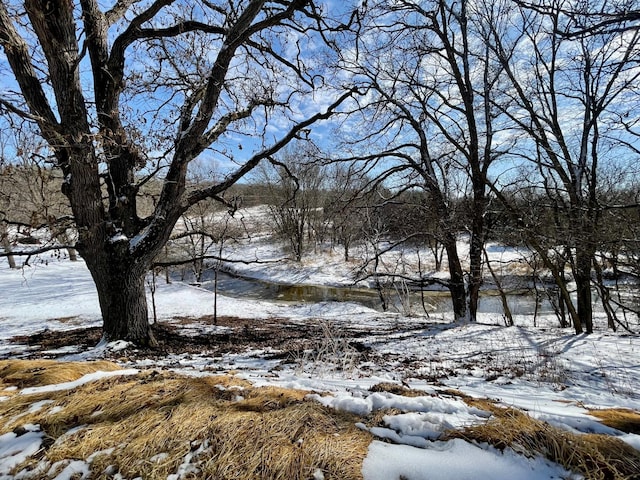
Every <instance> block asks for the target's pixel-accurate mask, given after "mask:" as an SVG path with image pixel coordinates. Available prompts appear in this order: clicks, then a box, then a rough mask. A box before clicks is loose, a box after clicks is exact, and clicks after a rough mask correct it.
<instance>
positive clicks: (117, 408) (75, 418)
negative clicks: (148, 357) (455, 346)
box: [0, 365, 371, 480]
mask: <svg viewBox="0 0 640 480" xmlns="http://www.w3.org/2000/svg"><path fill="white" fill-rule="evenodd" d="M4 367H8V365H4ZM307 393H308V392H303V391H296V390H287V389H283V388H277V387H264V388H256V387H253V386H251V385H250V384H249V383H248V382H246V381H244V380H239V379H235V378H233V377H228V376H211V377H203V378H191V377H183V376H179V375H176V374H172V373H160V372H157V371H152V372H146V373H143V374H140V375H137V376H135V377H131V376H123V377H111V378H107V379H103V380H100V381H96V382H91V383H89V384H86V385H83V386H80V387H78V388H76V389H74V390H69V391H65V392H51V393H49V395H48V399H49V400H52V401H53V402H52V403H49V404H47V405H46V406H45V407H43V408H41V409H40V410H38V411H36V412H32V413H26V414H24V413H25V412H28V408H29V405H30V404H29V403H27V402H25V398H29V399H30V400H31V401H33V400H34V399H35V398H36V396H24V395H14V396H13V397H12V398H9V399H8V400H6V401H4V402H0V429H1V431H2V432H7V431H12V430H15V429H16V428H18V427H19V426H20V425H23V424H25V423H34V424H39V425H40V426H41V428H42V430H43V431H44V432H46V434H47V436H48V437H49V438H50V439H51V441H50V442H48V444H47V445H46V450H44V451H43V452H42V454H41V455H42V456H44V458H45V459H46V460H47V461H49V462H51V464H55V462H64V461H65V460H69V459H84V460H87V459H88V458H89V457H90V456H92V455H93V456H92V457H91V467H90V468H91V477H92V478H108V477H109V478H110V477H111V476H113V475H114V474H115V473H116V472H118V473H120V474H121V475H122V476H124V477H125V478H135V477H142V478H145V479H159V478H167V476H168V475H170V474H173V473H177V472H178V471H183V472H192V476H193V478H216V479H220V480H225V479H234V480H242V479H258V478H260V479H309V478H312V477H313V474H314V472H315V471H316V470H317V469H319V470H320V471H322V472H323V474H324V475H325V478H327V479H329V478H334V479H356V478H361V477H362V476H361V467H362V461H363V459H364V457H365V456H366V454H367V451H368V446H369V443H370V441H371V436H370V435H369V434H367V433H365V432H362V431H361V430H359V429H358V428H356V427H355V422H356V419H355V417H353V416H351V415H348V414H344V413H340V412H336V411H334V410H332V409H329V408H325V407H323V406H321V405H319V404H317V403H316V402H313V401H305V400H304V397H305V395H306V394H307ZM19 397H22V398H19ZM37 398H38V399H40V398H41V396H40V395H38V396H37ZM20 409H22V413H23V415H22V416H20V417H18V415H17V412H18V411H19V410H20ZM16 417H18V418H16ZM78 427H79V428H78ZM74 428H76V429H77V430H75V431H74V433H68V432H69V431H70V430H71V429H74ZM49 444H50V445H49ZM95 452H101V453H99V454H95ZM37 464H38V459H31V460H29V461H28V462H26V463H25V464H23V465H21V466H19V467H18V469H17V470H20V469H24V468H31V469H35V468H36V466H37ZM63 466H64V463H60V467H59V469H61V468H63ZM33 471H34V477H32V478H49V477H48V476H46V475H45V474H44V473H41V474H40V473H36V470H33ZM105 472H106V473H105Z"/></svg>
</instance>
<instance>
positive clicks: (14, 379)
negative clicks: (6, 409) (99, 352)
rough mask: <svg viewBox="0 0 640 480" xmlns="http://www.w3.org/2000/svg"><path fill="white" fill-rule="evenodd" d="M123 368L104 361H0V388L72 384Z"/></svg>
mask: <svg viewBox="0 0 640 480" xmlns="http://www.w3.org/2000/svg"><path fill="white" fill-rule="evenodd" d="M121 369H122V367H120V366H119V365H116V364H115V363H113V362H108V361H104V360H99V361H93V362H57V361H55V360H0V388H7V387H12V386H14V387H18V388H26V387H39V386H43V385H53V384H56V383H64V382H72V381H74V380H77V379H79V378H80V377H82V376H83V375H86V374H87V373H94V372H97V371H104V372H110V371H113V370H121Z"/></svg>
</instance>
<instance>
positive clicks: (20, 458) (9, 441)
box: [0, 425, 44, 478]
mask: <svg viewBox="0 0 640 480" xmlns="http://www.w3.org/2000/svg"><path fill="white" fill-rule="evenodd" d="M24 428H25V429H26V430H27V431H26V433H24V434H22V435H19V436H18V435H17V434H16V433H14V432H9V433H5V434H4V435H0V478H7V475H8V474H9V472H10V471H11V470H12V469H13V468H14V467H15V466H17V465H20V464H21V463H22V462H24V461H25V460H26V459H27V458H29V457H30V456H31V455H34V454H35V453H36V452H37V451H38V450H39V449H40V445H41V444H42V439H43V438H44V432H41V431H40V428H39V427H38V426H36V425H25V426H24Z"/></svg>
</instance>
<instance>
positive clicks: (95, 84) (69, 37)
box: [0, 0, 352, 345]
mask: <svg viewBox="0 0 640 480" xmlns="http://www.w3.org/2000/svg"><path fill="white" fill-rule="evenodd" d="M318 20H319V19H318V18H317V9H316V8H315V6H314V5H313V3H312V2H311V1H309V0H290V1H265V0H250V1H239V0H228V1H223V0H220V1H197V2H193V3H190V4H185V3H183V2H175V1H173V0H154V1H151V2H146V3H140V2H135V1H119V2H116V3H115V4H113V6H112V7H111V8H105V6H104V4H103V3H99V2H97V1H96V0H79V1H78V2H70V1H63V0H46V1H45V0H26V1H25V2H24V4H22V3H18V2H16V3H15V4H13V3H10V2H8V1H3V2H2V3H0V45H1V46H2V48H3V50H4V54H5V55H6V58H7V62H8V65H9V67H10V71H11V72H12V73H13V77H14V78H13V80H14V81H15V83H16V85H17V88H18V91H19V93H15V94H12V93H11V91H9V90H6V91H3V93H2V96H1V97H0V105H1V106H2V108H3V110H4V111H5V112H8V113H10V114H12V115H18V116H20V117H22V118H23V119H26V120H29V121H31V122H33V123H34V124H36V125H37V127H38V130H39V132H40V134H41V135H42V137H43V138H44V140H45V141H46V143H47V144H48V146H49V149H50V151H51V153H52V155H53V160H54V161H55V164H56V166H57V167H58V168H60V169H61V170H62V173H63V176H64V183H63V188H62V191H63V193H64V194H65V195H66V196H67V198H68V199H69V202H70V205H71V208H72V211H73V217H74V220H75V224H76V226H77V230H78V241H77V243H76V248H77V250H78V252H79V253H80V254H81V255H82V257H83V258H84V260H85V262H86V264H87V267H88V268H89V271H90V272H91V275H92V277H93V280H94V282H95V284H96V287H97V291H98V297H99V301H100V308H101V311H102V316H103V327H104V328H103V331H104V336H105V338H106V339H108V340H114V339H127V340H131V341H134V342H136V343H138V344H150V345H153V344H155V339H154V337H153V334H152V332H151V329H150V326H149V322H148V313H147V302H146V297H145V289H144V277H145V274H146V272H147V271H148V269H149V267H150V265H151V263H152V262H153V259H154V257H155V256H156V254H157V253H158V252H160V251H161V249H162V247H163V246H164V244H165V242H166V241H167V239H168V238H169V236H170V234H171V231H172V229H173V226H174V225H175V223H176V222H177V221H178V219H179V218H180V216H181V215H182V214H183V213H184V212H185V211H186V210H187V209H188V208H189V207H190V206H192V205H194V204H196V203H198V202H200V201H202V200H204V199H206V198H217V199H219V200H221V201H224V199H223V198H222V195H223V193H224V192H225V191H226V190H227V189H228V188H229V187H231V186H232V185H233V184H234V183H236V182H237V181H238V180H239V179H240V178H242V177H243V176H244V175H245V174H247V173H248V172H249V171H251V170H252V169H253V168H255V166H256V165H258V163H259V162H260V161H261V160H263V159H265V158H267V157H270V156H272V155H274V154H275V153H276V152H278V151H279V150H280V149H281V148H283V147H284V146H285V145H287V144H288V143H289V142H290V141H291V140H292V139H294V138H296V136H298V135H299V134H300V132H302V131H306V130H308V129H309V127H310V126H311V125H313V124H314V123H315V122H317V121H319V120H322V119H326V118H328V117H329V116H330V115H331V114H332V113H333V112H334V111H335V110H336V108H338V106H339V105H340V104H341V103H342V102H343V101H344V100H345V99H346V98H348V97H349V96H350V95H351V94H352V92H351V91H347V92H344V93H336V95H335V96H334V97H333V99H332V100H329V101H327V102H326V103H325V108H324V109H323V110H322V111H320V109H318V110H316V111H315V112H313V111H312V112H310V113H308V114H307V115H304V111H303V115H302V116H301V115H300V114H299V113H297V114H293V113H294V112H292V110H294V108H291V110H290V109H289V107H290V106H291V105H292V104H294V103H299V102H300V100H301V99H309V98H311V97H310V96H308V95H309V94H310V93H312V92H314V91H315V90H317V87H318V84H319V83H321V80H322V76H321V74H322V71H321V67H320V66H319V64H318V63H317V62H315V63H314V64H313V66H305V65H304V63H303V57H302V55H301V54H300V52H301V51H302V50H303V49H304V48H306V46H308V48H309V49H311V48H312V47H311V45H312V46H313V48H316V49H317V48H319V43H318V37H317V36H315V35H314V32H313V29H314V28H315V26H317V25H319V22H318ZM305 45H306V46H305ZM302 106H303V105H302V104H300V107H301V108H302ZM304 106H305V107H306V108H305V111H306V112H309V110H310V108H309V106H308V104H306V105H304ZM288 112H291V113H292V114H291V115H287V113H288ZM318 112H319V113H318ZM274 118H277V119H278V120H279V123H278V125H279V128H278V130H277V131H279V132H280V134H279V135H275V136H274V137H272V136H271V135H268V136H267V135H266V132H267V127H268V126H270V125H271V121H272V119H274ZM234 136H235V138H234ZM255 138H258V139H262V141H260V140H257V141H256V140H255ZM238 139H239V140H238ZM225 156H226V157H225ZM203 157H208V158H209V159H210V160H211V161H212V160H213V159H214V158H217V159H225V158H226V161H227V162H229V165H230V167H231V168H230V169H229V170H228V172H229V173H228V174H227V175H226V176H225V177H223V178H221V179H220V180H219V181H216V182H214V183H213V184H212V185H210V186H208V187H206V188H202V189H197V190H189V189H187V182H186V180H187V172H188V167H189V164H190V163H191V162H192V161H193V160H194V159H196V158H203ZM158 175H159V176H160V177H161V178H162V189H161V193H160V195H159V198H158V201H157V204H156V206H155V208H154V209H153V212H152V213H151V214H150V215H147V216H144V217H141V216H140V214H139V211H138V202H137V194H138V192H139V190H140V189H141V186H142V185H144V184H145V183H146V182H147V179H148V178H151V177H153V176H158Z"/></svg>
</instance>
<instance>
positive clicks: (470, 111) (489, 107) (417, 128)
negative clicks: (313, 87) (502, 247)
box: [345, 0, 502, 321]
mask: <svg viewBox="0 0 640 480" xmlns="http://www.w3.org/2000/svg"><path fill="white" fill-rule="evenodd" d="M481 8H482V2H481V4H480V5H476V4H472V2H467V1H466V0H463V1H461V2H460V1H458V2H451V1H447V0H430V1H428V2H410V1H393V2H390V1H379V2H373V3H370V5H369V8H368V11H367V16H366V17H365V18H366V19H367V21H366V22H365V23H366V28H368V29H369V30H368V31H367V33H366V34H364V35H361V36H360V42H359V45H358V48H357V50H356V51H357V52H358V55H357V56H354V55H351V56H346V57H345V64H346V67H345V68H347V69H349V70H350V71H351V72H352V73H353V75H354V76H356V77H357V78H358V79H361V80H362V82H363V83H364V84H365V85H366V86H367V87H368V88H369V89H370V92H371V94H370V98H371V100H372V101H371V102H370V103H369V104H368V105H366V106H365V107H364V108H365V110H366V112H367V113H368V114H369V116H368V117H367V118H373V119H374V121H375V124H374V127H373V128H371V127H369V128H368V130H367V131H368V132H369V135H368V136H367V139H366V140H368V141H373V140H375V141H376V142H377V147H376V148H378V149H379V150H380V153H379V154H378V155H372V156H371V157H370V158H371V160H372V161H378V162H379V161H380V160H379V159H380V158H384V159H385V160H384V162H385V163H384V165H386V169H385V170H384V173H382V174H381V178H385V179H387V180H388V182H389V183H392V184H394V185H402V188H404V189H406V190H409V189H413V188H418V189H422V190H423V191H424V193H425V197H426V198H429V199H430V202H431V205H430V206H431V209H432V210H433V211H434V212H435V214H436V215H437V217H438V221H439V227H440V228H439V230H440V234H439V236H440V238H439V240H440V242H441V243H442V245H443V246H444V249H445V251H446V253H447V262H448V270H449V274H450V280H449V282H448V288H449V290H450V292H451V297H452V301H453V308H454V315H455V318H456V319H457V320H473V321H474V320H475V318H476V313H477V306H478V295H479V291H480V286H481V284H482V278H483V274H482V262H483V258H482V250H483V245H484V242H485V236H486V226H485V224H484V218H485V212H486V208H487V202H488V194H487V192H488V189H487V179H488V175H489V169H490V167H491V165H492V164H493V162H494V161H495V159H496V158H497V157H499V156H500V154H501V153H502V152H501V149H500V148H498V147H497V146H496V143H495V141H494V137H495V135H496V130H497V128H496V118H497V117H498V116H499V114H500V112H499V111H498V110H496V109H495V107H494V102H493V99H492V95H493V92H494V86H495V85H496V83H497V82H498V81H499V80H500V77H501V74H502V68H501V66H500V65H499V64H498V63H497V62H496V61H495V60H494V58H493V55H492V52H491V51H490V50H489V49H488V47H486V45H484V43H483V42H482V39H483V38H484V37H486V35H487V33H488V31H489V30H488V29H487V27H486V26H485V25H484V23H483V22H485V21H486V19H487V18H488V19H489V21H490V20H491V17H492V16H497V15H499V14H500V11H499V9H498V7H496V8H495V9H491V7H490V6H487V8H488V9H489V10H488V11H485V10H482V11H479V9H481ZM378 168H380V167H378ZM454 178H455V179H457V180H460V179H462V181H461V182H459V183H457V184H453V185H452V184H451V182H452V179H454ZM461 187H462V188H464V189H465V190H466V191H460V190H459V189H460V188H461ZM465 195H468V196H469V198H470V199H471V200H470V201H471V208H472V213H471V215H469V217H468V218H469V220H470V221H469V224H468V225H466V226H465V229H466V230H467V231H468V233H469V236H470V244H471V245H470V253H469V269H468V270H467V271H465V268H464V267H463V261H462V259H461V255H460V253H459V251H458V246H457V240H458V234H459V231H458V230H457V229H456V228H455V225H456V221H455V220H456V219H455V209H454V208H453V206H452V202H455V201H457V198H459V197H462V196H465Z"/></svg>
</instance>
